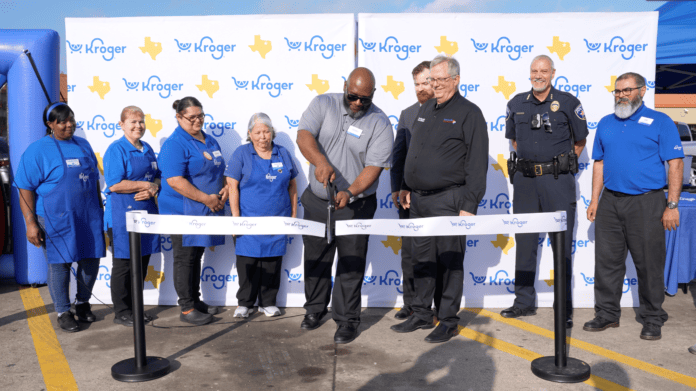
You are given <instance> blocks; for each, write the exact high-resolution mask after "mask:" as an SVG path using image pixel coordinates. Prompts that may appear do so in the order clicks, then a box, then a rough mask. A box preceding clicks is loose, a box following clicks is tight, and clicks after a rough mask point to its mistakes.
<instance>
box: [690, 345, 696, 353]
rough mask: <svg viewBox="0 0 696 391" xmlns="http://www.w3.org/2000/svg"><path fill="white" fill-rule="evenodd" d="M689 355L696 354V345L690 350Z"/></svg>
mask: <svg viewBox="0 0 696 391" xmlns="http://www.w3.org/2000/svg"><path fill="white" fill-rule="evenodd" d="M689 353H691V354H696V345H694V346H692V347H690V348H689Z"/></svg>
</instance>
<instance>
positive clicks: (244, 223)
mask: <svg viewBox="0 0 696 391" xmlns="http://www.w3.org/2000/svg"><path fill="white" fill-rule="evenodd" d="M232 225H233V226H235V227H244V228H246V229H252V228H254V227H256V225H257V224H255V223H250V222H248V221H247V220H244V221H242V222H241V223H238V222H236V221H232Z"/></svg>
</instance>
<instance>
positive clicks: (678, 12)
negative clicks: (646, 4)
mask: <svg viewBox="0 0 696 391" xmlns="http://www.w3.org/2000/svg"><path fill="white" fill-rule="evenodd" d="M657 11H658V12H659V13H660V17H659V21H658V26H657V60H656V63H657V72H656V80H655V84H656V88H655V92H656V93H658V94H665V93H666V94H695V93H696V2H691V1H688V2H687V1H670V2H668V3H665V4H664V5H663V6H661V7H660V8H658V9H657Z"/></svg>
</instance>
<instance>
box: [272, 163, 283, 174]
mask: <svg viewBox="0 0 696 391" xmlns="http://www.w3.org/2000/svg"><path fill="white" fill-rule="evenodd" d="M271 167H273V170H275V171H278V172H280V173H282V172H283V162H273V163H271Z"/></svg>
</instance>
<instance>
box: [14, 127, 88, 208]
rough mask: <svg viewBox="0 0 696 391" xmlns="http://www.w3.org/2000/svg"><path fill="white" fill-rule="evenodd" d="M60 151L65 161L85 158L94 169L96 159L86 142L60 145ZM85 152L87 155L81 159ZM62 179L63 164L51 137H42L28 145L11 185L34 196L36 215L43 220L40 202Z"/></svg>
mask: <svg viewBox="0 0 696 391" xmlns="http://www.w3.org/2000/svg"><path fill="white" fill-rule="evenodd" d="M58 144H59V145H60V150H61V151H62V152H63V156H64V157H65V158H66V159H70V158H78V157H88V158H90V159H91V160H92V162H94V165H95V167H96V165H97V163H96V162H97V158H96V156H94V151H92V147H91V146H90V145H89V142H88V141H87V140H85V139H83V138H82V137H77V136H73V138H72V140H65V141H60V140H58ZM85 152H86V153H87V155H85ZM62 179H63V161H62V160H61V159H60V152H59V151H58V148H56V143H55V142H54V140H53V139H52V138H51V136H45V137H42V138H40V139H39V140H38V141H36V142H34V143H32V144H31V145H29V147H28V148H27V149H26V151H24V153H23V154H22V158H21V159H20V161H19V167H17V174H16V175H15V178H14V180H15V185H16V186H17V187H18V188H20V189H24V190H31V191H33V192H34V193H35V194H36V214H38V215H39V216H44V207H43V202H44V201H43V200H44V197H46V195H47V194H48V193H49V192H50V191H51V190H53V188H55V187H56V186H57V185H58V183H60V181H61V180H62Z"/></svg>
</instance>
